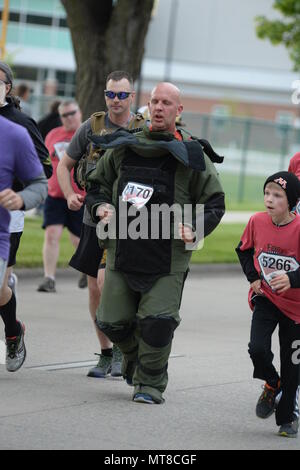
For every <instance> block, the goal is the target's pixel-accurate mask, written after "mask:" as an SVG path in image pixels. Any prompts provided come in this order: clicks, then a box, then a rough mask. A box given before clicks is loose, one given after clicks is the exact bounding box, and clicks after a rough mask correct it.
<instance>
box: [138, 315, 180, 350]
mask: <svg viewBox="0 0 300 470" xmlns="http://www.w3.org/2000/svg"><path fill="white" fill-rule="evenodd" d="M177 326H178V323H177V322H176V321H175V320H174V318H171V317H163V316H160V317H147V318H145V319H144V320H141V321H140V328H141V338H142V339H143V341H144V342H145V343H146V344H148V345H149V346H153V347H154V348H163V347H165V346H167V345H168V344H170V343H171V341H172V338H173V333H174V331H175V330H176V328H177Z"/></svg>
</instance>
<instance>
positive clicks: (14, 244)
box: [7, 232, 23, 268]
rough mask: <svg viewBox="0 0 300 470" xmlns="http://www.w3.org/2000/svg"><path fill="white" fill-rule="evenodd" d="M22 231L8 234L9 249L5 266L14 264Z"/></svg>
mask: <svg viewBox="0 0 300 470" xmlns="http://www.w3.org/2000/svg"><path fill="white" fill-rule="evenodd" d="M22 235H23V232H16V233H11V234H10V249H9V258H8V262H7V267H8V268H9V267H11V266H14V265H15V264H16V262H17V261H16V256H17V251H18V248H19V245H20V240H21V236H22Z"/></svg>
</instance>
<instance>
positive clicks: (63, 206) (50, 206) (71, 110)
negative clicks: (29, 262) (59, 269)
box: [37, 101, 85, 292]
mask: <svg viewBox="0 0 300 470" xmlns="http://www.w3.org/2000/svg"><path fill="white" fill-rule="evenodd" d="M58 111H59V114H60V118H61V121H62V123H63V125H62V126H61V127H56V128H55V129H52V130H51V131H50V132H49V134H48V135H47V137H46V140H45V144H46V147H47V149H48V151H49V154H50V156H51V162H52V167H53V175H52V177H51V178H50V179H49V182H48V197H47V199H46V201H45V208H44V223H43V228H45V229H46V231H45V241H44V247H43V262H44V273H45V278H44V280H43V282H42V283H41V284H40V285H39V287H38V289H37V290H38V291H39V292H56V288H55V272H56V264H57V260H58V256H59V243H60V239H61V236H62V232H63V229H64V227H67V228H68V230H69V232H70V240H71V242H72V244H73V245H74V247H75V249H77V247H78V244H79V237H80V232H81V225H82V218H83V208H82V209H81V210H79V211H78V212H74V211H71V210H70V209H69V208H68V205H67V201H66V199H65V197H64V194H63V192H62V190H61V188H60V186H59V183H58V180H57V172H56V170H57V166H58V163H59V161H60V159H61V158H62V156H63V154H64V152H65V150H66V148H67V146H68V145H69V143H70V141H71V139H72V137H73V135H74V134H75V132H76V130H77V129H78V128H79V126H80V125H81V112H80V110H79V107H78V104H77V103H76V102H75V101H66V102H64V103H61V104H60V106H59V108H58ZM72 181H73V179H72ZM72 186H73V190H74V191H75V192H76V193H77V194H79V197H80V199H81V200H82V201H83V200H84V197H85V192H84V191H82V190H79V189H78V187H77V185H76V184H75V183H74V182H73V183H72ZM79 282H81V281H79ZM81 286H82V284H81V283H80V284H79V287H81Z"/></svg>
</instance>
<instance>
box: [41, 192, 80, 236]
mask: <svg viewBox="0 0 300 470" xmlns="http://www.w3.org/2000/svg"><path fill="white" fill-rule="evenodd" d="M82 218H83V206H82V207H81V209H80V210H79V211H71V210H70V209H69V208H68V204H67V201H66V200H65V199H61V198H54V197H51V196H47V198H46V201H45V206H44V223H43V228H46V227H48V226H49V225H63V226H64V227H67V229H68V230H69V231H70V232H71V233H73V235H75V236H76V237H80V232H81V226H82Z"/></svg>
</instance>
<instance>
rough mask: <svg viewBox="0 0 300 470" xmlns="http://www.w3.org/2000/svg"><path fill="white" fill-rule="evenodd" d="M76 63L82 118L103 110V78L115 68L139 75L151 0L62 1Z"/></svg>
mask: <svg viewBox="0 0 300 470" xmlns="http://www.w3.org/2000/svg"><path fill="white" fill-rule="evenodd" d="M61 2H62V4H63V6H64V8H65V10H66V12H67V21H68V25H69V28H70V31H71V36H72V42H73V48H74V53H75V59H76V64H77V79H76V82H77V92H76V98H77V100H78V103H79V106H80V108H81V110H82V113H83V117H84V119H86V118H88V117H89V116H90V115H91V114H92V113H94V112H95V111H101V110H104V109H105V101H104V93H103V90H104V89H105V79H106V77H107V75H108V74H109V73H110V72H112V71H114V70H126V71H127V72H129V73H130V74H131V75H132V76H133V79H134V80H136V79H137V78H138V77H139V75H140V70H141V63H142V58H143V53H144V41H145V37H146V34H147V31H148V25H149V22H150V19H151V13H152V9H153V4H154V0H142V1H141V0H117V1H113V0H101V1H99V0H84V1H82V0H61Z"/></svg>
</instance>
